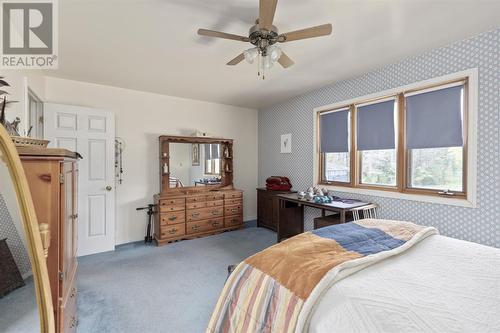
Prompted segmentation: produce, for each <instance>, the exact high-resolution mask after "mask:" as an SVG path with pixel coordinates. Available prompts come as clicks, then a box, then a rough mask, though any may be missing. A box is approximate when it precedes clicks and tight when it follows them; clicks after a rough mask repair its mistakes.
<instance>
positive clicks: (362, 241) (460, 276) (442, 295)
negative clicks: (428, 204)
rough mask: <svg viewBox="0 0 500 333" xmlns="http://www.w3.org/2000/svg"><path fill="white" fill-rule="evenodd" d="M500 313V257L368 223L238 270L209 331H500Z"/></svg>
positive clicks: (330, 230) (403, 226)
mask: <svg viewBox="0 0 500 333" xmlns="http://www.w3.org/2000/svg"><path fill="white" fill-rule="evenodd" d="M353 227H354V228H353ZM323 229H324V230H323ZM361 229H363V230H361ZM364 229H367V230H368V231H367V232H365V230H364ZM360 230H361V232H360ZM354 234H358V235H356V236H353V235H354ZM325 235H326V236H328V237H330V239H327V237H326V236H325ZM331 235H334V237H333V236H331ZM360 235H361V236H360ZM381 235H383V236H384V237H381ZM318 236H322V237H324V239H320V238H318ZM386 236H388V237H386ZM304 239H308V240H309V239H312V240H314V241H307V242H304ZM395 239H396V240H401V239H403V241H402V242H399V243H398V242H397V241H394V240H395ZM332 240H334V241H332ZM328 241H330V243H328ZM322 244H327V246H326V247H323V246H322ZM332 244H334V245H332ZM338 244H341V245H342V247H341V249H340V250H339V249H336V250H335V251H334V252H331V251H330V250H328V247H331V248H334V247H335V246H336V245H338ZM353 244H354V245H353ZM367 244H368V245H369V246H367ZM358 252H359V253H364V255H356V253H358ZM288 253H292V255H290V256H289V255H288ZM353 253H354V254H353ZM315 257H317V258H316V259H319V260H313V259H311V260H310V259H308V258H315ZM342 258H344V259H342ZM304 262H306V264H304ZM307 262H308V263H307ZM327 262H329V264H328V265H324V263H327ZM294 263H295V264H294ZM332 263H334V264H333V265H332ZM293 266H297V267H298V269H297V270H294V269H291V268H290V267H293ZM299 266H301V267H299ZM323 266H325V267H323ZM321 271H323V273H321V274H319V275H318V273H317V272H321ZM233 275H234V276H233ZM241 281H243V282H241ZM307 288H309V289H307ZM304 290H306V291H304ZM499 309H500V249H496V248H491V247H487V246H483V245H479V244H475V243H470V242H466V241H461V240H457V239H453V238H449V237H445V236H441V235H439V234H438V233H437V231H436V230H435V229H434V228H428V227H422V226H417V225H414V224H411V223H407V222H400V221H386V220H362V221H359V223H358V224H357V225H356V224H353V225H351V226H349V224H346V225H345V226H343V227H339V226H332V227H327V228H322V229H319V231H316V233H315V234H313V233H305V234H301V235H299V236H296V237H294V238H291V239H289V240H287V241H285V242H282V243H280V244H277V245H275V246H273V247H271V248H269V249H266V250H264V251H262V252H261V253H259V254H256V255H255V256H252V257H250V258H248V259H247V260H245V262H243V263H241V264H240V265H238V267H237V268H236V270H235V272H234V273H233V274H232V276H230V279H229V280H228V282H227V283H226V286H225V287H224V290H223V292H222V293H221V296H220V298H219V301H218V303H217V306H216V309H215V311H214V314H213V315H212V318H211V321H210V323H209V326H208V328H207V332H257V331H258V332H499V331H500V313H499V312H500V310H499ZM270 317H271V318H270Z"/></svg>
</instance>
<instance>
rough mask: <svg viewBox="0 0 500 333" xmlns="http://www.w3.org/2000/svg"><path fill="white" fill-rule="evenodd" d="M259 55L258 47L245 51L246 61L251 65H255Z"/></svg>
mask: <svg viewBox="0 0 500 333" xmlns="http://www.w3.org/2000/svg"><path fill="white" fill-rule="evenodd" d="M257 54H258V51H257V48H256V47H254V48H252V49H248V50H245V51H243V55H244V56H245V60H246V62H248V63H249V64H253V62H254V61H255V58H257Z"/></svg>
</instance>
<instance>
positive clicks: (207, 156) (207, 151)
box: [205, 143, 212, 160]
mask: <svg viewBox="0 0 500 333" xmlns="http://www.w3.org/2000/svg"><path fill="white" fill-rule="evenodd" d="M211 146H212V145H211V144H208V143H207V144H205V160H210V159H212V148H211Z"/></svg>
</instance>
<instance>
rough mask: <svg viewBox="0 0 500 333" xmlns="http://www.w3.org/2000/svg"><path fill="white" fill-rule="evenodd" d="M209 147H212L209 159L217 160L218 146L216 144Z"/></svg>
mask: <svg viewBox="0 0 500 333" xmlns="http://www.w3.org/2000/svg"><path fill="white" fill-rule="evenodd" d="M211 146H212V148H211V151H212V155H211V157H212V159H217V158H219V155H220V154H219V145H218V144H212V145H211Z"/></svg>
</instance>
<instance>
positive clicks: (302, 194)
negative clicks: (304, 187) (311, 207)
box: [297, 191, 306, 200]
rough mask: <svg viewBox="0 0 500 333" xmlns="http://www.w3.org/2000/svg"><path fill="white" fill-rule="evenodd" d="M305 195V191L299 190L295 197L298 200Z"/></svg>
mask: <svg viewBox="0 0 500 333" xmlns="http://www.w3.org/2000/svg"><path fill="white" fill-rule="evenodd" d="M305 196H306V193H305V192H303V191H300V192H298V193H297V198H298V199H299V200H303V199H304V197H305Z"/></svg>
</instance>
